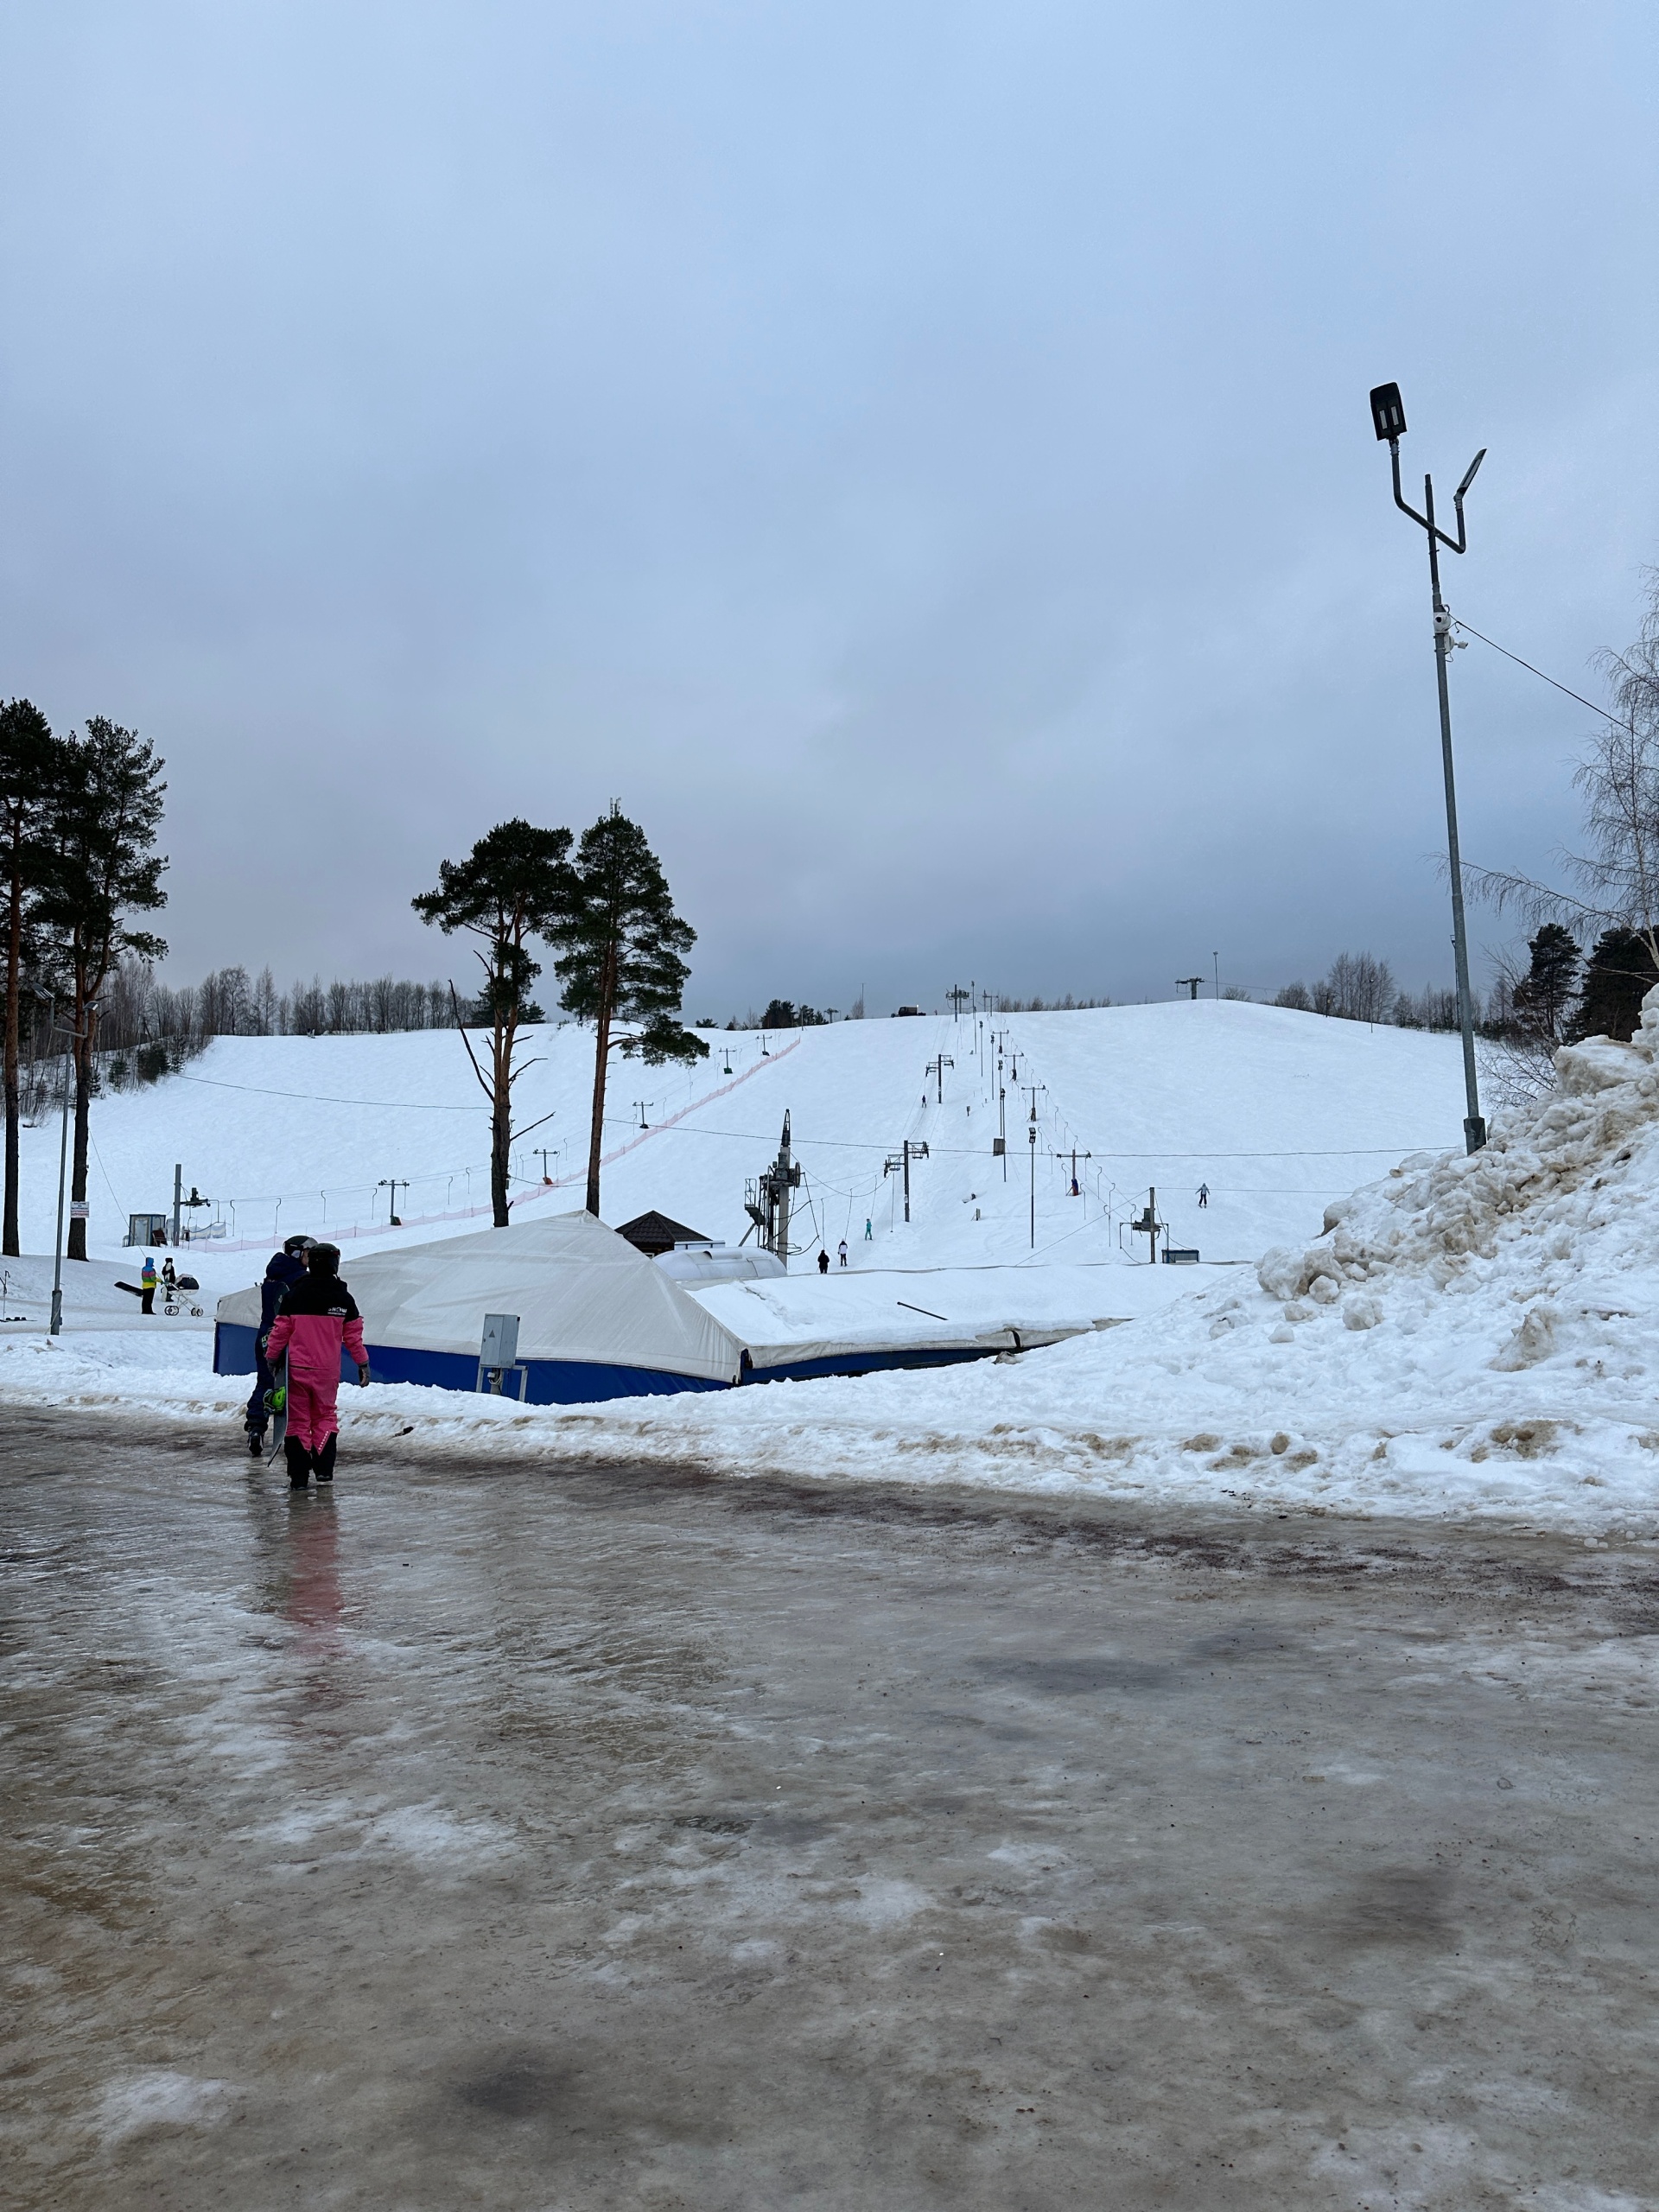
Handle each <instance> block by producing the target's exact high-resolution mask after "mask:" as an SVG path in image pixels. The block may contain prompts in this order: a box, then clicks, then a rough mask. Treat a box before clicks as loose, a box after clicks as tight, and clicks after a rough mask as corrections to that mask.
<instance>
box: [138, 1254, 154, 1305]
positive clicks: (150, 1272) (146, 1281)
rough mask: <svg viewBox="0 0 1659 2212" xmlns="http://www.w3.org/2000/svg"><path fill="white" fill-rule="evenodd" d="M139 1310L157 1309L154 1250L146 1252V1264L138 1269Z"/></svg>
mask: <svg viewBox="0 0 1659 2212" xmlns="http://www.w3.org/2000/svg"><path fill="white" fill-rule="evenodd" d="M138 1311H139V1312H140V1313H154V1312H155V1311H156V1255H155V1254H154V1253H153V1252H146V1253H145V1255H144V1264H143V1267H142V1268H139V1270H138Z"/></svg>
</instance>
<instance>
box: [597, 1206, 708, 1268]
mask: <svg viewBox="0 0 1659 2212" xmlns="http://www.w3.org/2000/svg"><path fill="white" fill-rule="evenodd" d="M616 1233H617V1235H618V1236H626V1238H627V1240H628V1242H629V1243H630V1244H632V1246H633V1248H634V1249H635V1250H636V1251H637V1252H643V1253H645V1255H646V1257H647V1258H648V1259H652V1260H654V1259H655V1258H656V1257H657V1255H658V1253H659V1252H671V1251H672V1250H673V1249H674V1247H675V1246H676V1245H677V1244H706V1243H708V1242H709V1239H708V1238H707V1237H706V1236H704V1235H703V1233H702V1230H700V1229H688V1228H687V1227H686V1225H685V1224H684V1223H683V1221H671V1219H670V1218H669V1217H668V1216H667V1215H666V1214H665V1213H658V1212H657V1211H656V1210H655V1208H653V1209H652V1211H651V1212H650V1213H642V1214H637V1215H636V1216H635V1217H634V1218H633V1219H632V1221H625V1222H624V1223H623V1224H622V1225H621V1227H620V1229H619V1230H617V1232H616Z"/></svg>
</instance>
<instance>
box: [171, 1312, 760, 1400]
mask: <svg viewBox="0 0 1659 2212" xmlns="http://www.w3.org/2000/svg"><path fill="white" fill-rule="evenodd" d="M254 1334H255V1332H254V1331H253V1330H252V1329H250V1328H246V1327H244V1326H243V1325H240V1324H239V1323H237V1322H233V1321H219V1322H217V1323H216V1324H215V1325H214V1329H213V1372H214V1374H215V1375H251V1374H252V1373H253V1371H254ZM368 1353H369V1380H370V1382H371V1383H421V1384H423V1386H424V1387H425V1388H426V1389H429V1390H461V1391H465V1392H466V1393H467V1395H468V1396H472V1397H475V1396H477V1395H479V1390H478V1355H477V1353H476V1352H458V1351H413V1350H410V1348H409V1347H407V1346H405V1345H399V1344H371V1345H370V1346H369V1347H368ZM520 1365H521V1366H524V1367H525V1368H527V1369H528V1370H529V1380H528V1383H527V1386H526V1388H525V1391H524V1399H523V1401H522V1402H523V1403H524V1404H525V1405H530V1406H588V1405H595V1404H597V1403H599V1402H601V1400H603V1399H606V1398H653V1397H663V1396H666V1395H669V1394H670V1393H671V1392H677V1391H680V1390H724V1389H728V1387H729V1385H728V1384H727V1383H718V1382H712V1381H710V1380H709V1379H708V1378H707V1377H705V1376H701V1375H665V1374H664V1373H662V1372H661V1371H660V1370H657V1369H655V1368H649V1367H612V1366H608V1365H606V1364H604V1363H601V1362H599V1361H597V1360H580V1359H526V1360H523V1361H521V1362H520ZM356 1380H357V1367H356V1363H355V1362H354V1361H353V1360H351V1359H349V1358H347V1357H346V1356H345V1354H343V1353H342V1354H341V1356H340V1381H341V1382H342V1383H355V1382H356ZM514 1402H515V1403H518V1402H519V1401H518V1398H517V1395H516V1394H515V1395H514Z"/></svg>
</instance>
